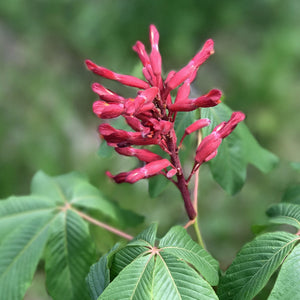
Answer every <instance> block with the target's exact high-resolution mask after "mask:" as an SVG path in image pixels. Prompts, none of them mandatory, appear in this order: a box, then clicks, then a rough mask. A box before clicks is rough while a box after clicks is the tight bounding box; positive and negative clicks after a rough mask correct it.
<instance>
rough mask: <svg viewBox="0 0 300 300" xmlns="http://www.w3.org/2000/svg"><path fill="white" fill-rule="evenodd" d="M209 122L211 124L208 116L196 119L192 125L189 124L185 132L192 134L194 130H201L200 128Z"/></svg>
mask: <svg viewBox="0 0 300 300" xmlns="http://www.w3.org/2000/svg"><path fill="white" fill-rule="evenodd" d="M209 124H210V120H209V119H207V118H205V119H200V120H197V121H195V122H194V123H193V124H191V125H190V126H188V127H187V128H186V129H185V131H184V133H185V134H186V135H188V134H191V133H192V132H194V131H196V130H199V129H201V128H203V127H206V126H208V125H209Z"/></svg>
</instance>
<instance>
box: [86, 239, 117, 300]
mask: <svg viewBox="0 0 300 300" xmlns="http://www.w3.org/2000/svg"><path fill="white" fill-rule="evenodd" d="M119 248H120V245H119V244H116V245H115V246H114V247H113V248H112V249H111V250H110V251H109V252H108V253H106V254H105V255H103V256H102V257H101V258H100V259H99V261H98V262H96V263H95V264H93V265H92V266H91V268H90V271H89V274H88V276H87V277H86V283H87V286H88V289H89V293H90V297H91V298H92V300H97V299H98V297H99V296H100V295H101V294H102V292H103V291H104V289H105V288H106V287H107V286H108V284H109V283H110V265H111V259H112V256H113V255H114V254H115V252H116V251H118V250H119Z"/></svg>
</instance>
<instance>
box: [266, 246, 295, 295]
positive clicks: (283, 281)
mask: <svg viewBox="0 0 300 300" xmlns="http://www.w3.org/2000/svg"><path fill="white" fill-rule="evenodd" d="M299 282H300V245H297V246H296V247H295V248H294V249H293V251H292V252H291V253H290V255H289V256H288V257H287V259H286V260H285V261H284V263H283V264H282V267H281V269H280V272H279V275H278V277H277V280H276V282H275V285H274V288H273V290H272V292H271V294H270V296H269V298H268V300H298V299H299V295H300V284H299Z"/></svg>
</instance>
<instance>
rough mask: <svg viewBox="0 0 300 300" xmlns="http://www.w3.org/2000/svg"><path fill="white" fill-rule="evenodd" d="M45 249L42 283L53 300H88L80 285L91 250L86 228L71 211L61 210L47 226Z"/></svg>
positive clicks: (82, 283)
mask: <svg viewBox="0 0 300 300" xmlns="http://www.w3.org/2000/svg"><path fill="white" fill-rule="evenodd" d="M51 230H52V232H51V236H50V239H49V242H48V244H47V248H46V256H45V260H46V284H47V287H48V291H49V294H50V295H51V296H52V297H53V298H54V299H64V300H75V299H82V300H84V299H89V297H88V292H87V289H86V287H85V286H84V281H85V277H86V275H87V274H88V271H89V266H90V265H91V264H92V262H93V260H94V247H93V244H92V241H91V239H90V236H89V232H88V225H87V224H86V222H84V221H83V220H82V219H81V217H80V216H78V214H76V213H75V212H73V211H71V210H66V211H62V212H61V213H59V214H58V215H57V216H56V219H55V222H53V224H52V226H51Z"/></svg>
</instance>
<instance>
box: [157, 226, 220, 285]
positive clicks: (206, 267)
mask: <svg viewBox="0 0 300 300" xmlns="http://www.w3.org/2000/svg"><path fill="white" fill-rule="evenodd" d="M159 247H160V248H162V249H163V252H164V253H169V254H172V255H174V256H176V257H177V258H179V259H181V260H184V261H186V262H187V263H189V264H191V265H192V266H193V267H194V268H195V269H196V270H197V271H198V272H199V273H200V274H201V275H202V276H203V277H204V278H205V279H206V280H207V281H208V282H209V283H210V284H211V285H217V284H218V282H219V274H218V272H219V263H218V262H217V261H216V260H215V259H214V258H213V257H212V256H211V255H210V254H209V253H208V252H207V251H206V250H204V249H203V248H202V247H201V246H200V245H199V244H197V243H196V242H194V241H193V240H192V239H191V237H190V236H189V235H188V234H187V232H186V230H185V229H184V228H183V227H181V226H176V227H172V228H171V229H170V231H169V232H168V233H167V234H166V235H165V236H164V237H163V238H162V239H161V240H160V242H159Z"/></svg>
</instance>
